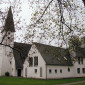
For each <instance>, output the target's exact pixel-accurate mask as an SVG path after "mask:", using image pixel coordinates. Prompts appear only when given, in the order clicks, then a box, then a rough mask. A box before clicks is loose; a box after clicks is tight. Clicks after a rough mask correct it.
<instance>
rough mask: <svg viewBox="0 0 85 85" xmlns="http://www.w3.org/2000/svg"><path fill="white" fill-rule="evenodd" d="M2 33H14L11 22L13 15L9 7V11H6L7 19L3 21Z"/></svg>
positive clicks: (12, 22)
mask: <svg viewBox="0 0 85 85" xmlns="http://www.w3.org/2000/svg"><path fill="white" fill-rule="evenodd" d="M2 31H11V32H15V28H14V21H13V14H12V10H11V6H10V8H9V11H8V14H7V18H6V20H5V26H4V29H3V30H2Z"/></svg>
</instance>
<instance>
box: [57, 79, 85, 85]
mask: <svg viewBox="0 0 85 85" xmlns="http://www.w3.org/2000/svg"><path fill="white" fill-rule="evenodd" d="M84 82H85V80H84V81H78V82H73V83H66V84H58V85H74V84H79V83H84Z"/></svg>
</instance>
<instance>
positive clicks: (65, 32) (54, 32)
mask: <svg viewBox="0 0 85 85" xmlns="http://www.w3.org/2000/svg"><path fill="white" fill-rule="evenodd" d="M78 1H79V2H78ZM30 2H31V3H32V5H31V6H32V7H33V8H35V9H34V14H32V18H31V25H30V26H29V27H28V30H27V31H28V34H26V37H25V38H26V39H27V38H28V39H31V38H34V37H36V39H37V41H38V42H41V43H46V42H47V43H49V44H52V43H53V44H56V45H58V46H62V44H64V45H66V43H68V38H69V37H70V36H72V35H78V36H81V35H84V34H85V29H84V27H85V24H84V22H85V18H84V16H85V13H84V12H85V10H84V5H83V3H82V0H77V1H75V0H70V1H69V0H42V1H41V0H35V1H33V0H30ZM33 4H34V5H33ZM35 5H36V7H35ZM36 9H37V10H36ZM48 41H49V42H48Z"/></svg>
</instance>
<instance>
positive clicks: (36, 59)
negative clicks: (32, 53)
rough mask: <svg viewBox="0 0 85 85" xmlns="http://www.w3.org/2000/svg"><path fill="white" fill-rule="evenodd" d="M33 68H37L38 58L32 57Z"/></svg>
mask: <svg viewBox="0 0 85 85" xmlns="http://www.w3.org/2000/svg"><path fill="white" fill-rule="evenodd" d="M34 66H38V57H34Z"/></svg>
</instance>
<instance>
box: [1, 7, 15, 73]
mask: <svg viewBox="0 0 85 85" xmlns="http://www.w3.org/2000/svg"><path fill="white" fill-rule="evenodd" d="M14 32H15V28H14V21H13V14H12V9H11V7H10V8H9V10H8V14H7V18H6V20H5V25H4V28H3V30H2V32H1V33H2V40H1V43H2V44H3V46H1V47H2V48H1V49H3V52H2V54H1V55H0V59H1V60H0V61H1V62H0V75H5V73H6V72H9V73H10V75H11V71H12V67H11V64H12V58H13V46H14Z"/></svg>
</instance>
